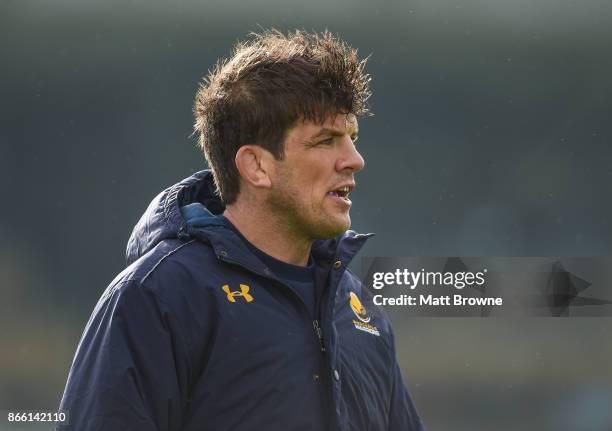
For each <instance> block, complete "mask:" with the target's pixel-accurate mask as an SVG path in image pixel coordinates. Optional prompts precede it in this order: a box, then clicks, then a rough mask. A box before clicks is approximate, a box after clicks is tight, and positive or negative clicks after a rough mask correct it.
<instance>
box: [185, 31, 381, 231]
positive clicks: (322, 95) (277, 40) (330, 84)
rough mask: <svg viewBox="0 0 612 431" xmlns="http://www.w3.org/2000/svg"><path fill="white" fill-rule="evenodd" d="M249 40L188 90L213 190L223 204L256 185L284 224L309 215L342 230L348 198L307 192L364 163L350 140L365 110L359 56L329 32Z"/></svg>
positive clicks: (344, 178)
mask: <svg viewBox="0 0 612 431" xmlns="http://www.w3.org/2000/svg"><path fill="white" fill-rule="evenodd" d="M252 36H253V37H252V39H251V40H250V41H248V42H246V43H240V44H238V45H237V46H236V47H235V48H234V52H233V56H232V57H231V58H230V59H228V60H224V61H221V62H220V63H219V64H217V66H216V67H215V69H214V70H213V71H212V72H211V73H210V74H209V75H208V76H207V77H206V79H205V80H204V82H203V83H202V85H201V86H200V89H199V91H198V93H197V96H196V102H195V107H194V113H195V117H196V122H195V130H196V132H197V133H198V134H199V144H200V146H201V148H202V150H203V152H204V154H205V157H206V160H207V161H208V164H209V165H210V167H211V169H212V170H213V174H214V178H215V182H216V185H217V189H218V191H219V194H220V196H221V198H222V200H223V201H224V203H225V204H226V205H231V204H233V203H235V202H236V200H237V199H238V198H239V195H240V194H241V193H242V192H245V191H247V190H248V191H254V192H256V193H259V194H258V198H261V199H264V200H265V201H266V202H267V203H268V204H269V205H270V208H271V209H272V210H274V209H278V210H281V209H283V207H284V209H285V210H286V211H287V212H288V215H289V217H288V220H289V219H291V214H292V213H293V212H297V211H300V212H302V218H303V216H304V213H303V212H304V211H306V214H308V212H309V211H310V215H311V217H310V218H309V220H310V221H308V220H302V222H303V224H310V223H311V222H313V221H315V220H316V221H317V222H318V223H319V224H320V225H321V227H322V228H323V229H322V231H325V232H328V233H327V234H326V236H329V235H330V234H331V233H332V232H331V231H334V233H338V232H341V231H343V230H341V229H342V227H343V228H344V230H346V228H348V226H349V225H350V219H349V218H348V208H349V206H350V205H349V204H348V202H347V200H346V199H340V198H339V197H338V196H333V195H327V194H326V193H327V191H332V190H333V189H330V190H326V192H325V193H324V194H323V196H322V197H321V196H318V195H316V196H315V193H320V192H321V190H322V189H323V188H326V187H334V186H342V185H345V184H349V185H350V184H352V183H353V179H352V174H353V173H354V172H356V171H358V170H360V169H361V168H362V167H363V159H362V158H361V156H360V155H359V153H357V151H356V150H355V148H354V146H353V140H352V139H351V138H353V137H355V135H356V132H357V120H356V117H359V116H363V115H365V114H368V112H369V111H368V107H367V105H366V101H367V99H368V97H369V95H370V91H369V80H370V78H369V76H368V75H367V74H365V73H364V71H363V68H364V63H365V60H364V61H361V60H359V58H358V56H357V52H356V50H354V49H352V48H350V47H349V46H347V45H346V44H345V43H344V42H342V41H341V40H339V39H337V38H336V37H334V36H333V35H331V34H330V33H328V32H325V33H322V34H309V33H305V32H301V31H296V32H294V33H290V34H288V35H283V34H282V33H280V32H278V31H267V32H264V33H262V34H253V35H252ZM330 138H331V139H330ZM326 139H327V141H325V140H326ZM322 141H325V143H322ZM324 148H327V149H326V150H324ZM249 161H253V163H250V162H249ZM253 169H255V171H257V170H259V171H260V172H259V173H258V174H257V175H259V174H261V173H262V172H263V176H264V177H265V181H263V182H262V181H261V178H260V177H258V176H257V175H255V176H253V175H254V172H255V171H253ZM315 173H316V175H315ZM306 174H311V175H306ZM308 191H310V195H307V192H308ZM340 193H342V192H340ZM333 199H335V200H333ZM339 199H340V200H339ZM328 201H329V202H328ZM332 202H334V203H332ZM317 206H318V209H317V208H316V207H317ZM326 221H327V223H326ZM296 222H299V220H294V221H293V223H296ZM298 224H299V223H298ZM326 225H328V226H327V228H325V226H326ZM340 225H341V226H340ZM334 226H335V228H333V227H334ZM323 233H324V232H320V233H319V234H323Z"/></svg>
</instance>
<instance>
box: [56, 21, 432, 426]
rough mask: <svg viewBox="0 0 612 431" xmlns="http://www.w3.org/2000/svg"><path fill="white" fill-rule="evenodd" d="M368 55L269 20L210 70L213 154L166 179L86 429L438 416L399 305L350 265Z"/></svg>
mask: <svg viewBox="0 0 612 431" xmlns="http://www.w3.org/2000/svg"><path fill="white" fill-rule="evenodd" d="M363 67H364V62H363V61H360V60H359V59H358V57H357V53H356V51H355V50H353V49H352V48H350V47H348V46H347V45H346V44H345V43H343V42H342V41H340V40H338V39H337V38H335V37H334V36H332V35H331V34H329V33H323V34H308V33H304V32H295V33H292V34H289V35H283V34H281V33H279V32H276V31H271V32H263V33H262V34H258V35H253V38H252V40H251V41H249V42H247V43H244V44H239V45H238V46H237V47H236V49H235V51H234V53H233V57H232V58H231V59H229V60H228V61H224V62H222V63H220V64H219V65H218V66H217V67H216V68H215V70H213V71H212V72H211V73H210V75H209V76H208V78H207V79H206V80H205V81H204V83H203V84H202V85H201V87H200V89H199V91H198V94H197V97H196V103H195V109H194V112H195V116H196V123H195V130H196V132H197V133H198V134H199V138H200V144H201V147H202V149H203V151H204V154H205V157H206V159H207V161H208V164H209V165H210V167H211V169H212V171H202V172H199V173H197V174H195V175H193V176H192V177H190V178H187V179H185V180H183V181H182V182H180V183H178V184H176V185H174V186H172V187H170V188H169V189H167V190H165V191H164V192H162V193H161V194H160V195H159V196H157V197H156V198H155V199H154V200H153V202H152V203H151V204H150V206H149V208H148V209H147V211H146V212H145V214H144V215H143V217H142V218H141V220H140V221H139V222H138V224H137V225H136V227H135V229H134V232H133V233H132V236H131V238H130V240H129V243H128V249H127V261H128V264H129V266H128V267H127V268H126V269H125V270H124V271H123V272H122V273H121V274H119V275H118V276H117V278H116V279H115V280H114V281H113V282H112V283H111V285H110V286H109V288H108V289H107V290H106V291H105V293H104V294H103V295H102V298H101V299H100V301H99V302H98V304H97V305H96V307H95V310H94V312H93V314H92V317H91V318H90V320H89V322H88V324H87V327H86V329H85V332H84V334H83V338H82V340H81V342H80V344H79V347H78V350H77V353H76V357H75V360H74V363H73V364H72V369H71V371H70V375H69V378H68V382H67V385H66V390H65V393H64V397H63V399H62V404H61V409H64V410H68V411H69V416H70V425H69V426H68V427H66V429H74V430H142V431H147V430H164V431H165V430H184V431H192V430H193V431H195V430H198V431H205V430H215V431H224V430H261V429H266V430H317V431H318V430H327V429H333V430H360V431H361V430H363V431H365V430H376V431H379V430H398V431H399V430H408V431H410V430H421V429H422V425H421V422H420V420H419V417H418V415H417V413H416V411H415V408H414V405H413V403H412V401H411V399H410V397H409V395H408V393H407V391H406V389H405V386H404V384H403V382H402V377H401V374H400V370H399V367H398V364H397V361H396V359H395V348H394V342H393V335H392V331H391V327H390V324H389V321H388V319H387V317H386V316H385V315H384V314H383V312H382V311H381V310H380V309H379V308H377V307H376V306H374V305H373V304H372V296H371V294H370V293H369V291H368V290H367V289H365V288H363V287H362V285H361V284H360V282H359V281H358V280H357V278H356V277H355V276H354V275H352V274H351V273H350V272H349V271H348V269H347V266H348V264H349V262H350V261H351V259H352V258H353V256H354V255H355V254H356V253H357V252H358V250H359V249H360V248H361V246H362V245H363V243H364V242H365V240H366V239H367V237H368V235H359V234H356V233H355V232H352V231H347V229H348V228H349V226H350V223H351V221H350V217H349V210H350V207H351V201H350V200H349V193H350V192H351V191H352V190H353V188H354V187H355V181H354V174H355V173H356V172H358V171H360V170H361V169H362V168H363V166H364V161H363V158H362V157H361V155H360V154H359V152H358V151H357V149H356V148H355V141H356V140H357V132H358V123H357V117H358V116H362V115H364V114H366V113H367V112H368V109H367V107H366V99H367V98H368V96H369V94H370V93H369V88H368V82H369V76H368V75H367V74H365V73H364V71H363Z"/></svg>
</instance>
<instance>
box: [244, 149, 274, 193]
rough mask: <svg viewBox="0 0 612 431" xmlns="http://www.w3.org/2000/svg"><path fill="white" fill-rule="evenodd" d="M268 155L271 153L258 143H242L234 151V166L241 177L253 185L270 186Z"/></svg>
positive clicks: (258, 186)
mask: <svg viewBox="0 0 612 431" xmlns="http://www.w3.org/2000/svg"><path fill="white" fill-rule="evenodd" d="M270 157H273V156H272V154H271V153H270V152H269V151H267V150H265V149H264V148H262V147H260V146H259V145H243V146H242V147H240V148H239V149H238V152H237V153H236V158H235V161H236V168H237V169H238V172H239V173H240V176H241V177H242V179H243V180H244V181H246V182H248V183H249V184H251V185H252V186H253V187H257V188H270V187H271V186H272V181H271V180H270V169H271V168H272V166H271V164H270V163H269V161H270V160H269V159H270Z"/></svg>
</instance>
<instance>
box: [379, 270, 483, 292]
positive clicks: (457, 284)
mask: <svg viewBox="0 0 612 431" xmlns="http://www.w3.org/2000/svg"><path fill="white" fill-rule="evenodd" d="M486 274H487V269H486V268H484V269H483V270H482V271H478V272H472V271H425V269H423V268H422V269H421V270H420V271H409V270H408V269H406V268H404V269H396V270H395V271H393V272H375V273H374V274H373V277H372V287H373V288H374V289H377V290H378V289H382V288H383V287H386V286H406V287H409V288H410V289H416V288H417V287H419V286H452V287H454V288H456V289H463V288H464V287H481V286H483V285H484V284H485V276H486Z"/></svg>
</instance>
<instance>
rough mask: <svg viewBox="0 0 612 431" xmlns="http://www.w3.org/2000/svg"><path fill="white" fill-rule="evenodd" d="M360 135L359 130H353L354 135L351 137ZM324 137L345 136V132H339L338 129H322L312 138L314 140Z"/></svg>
mask: <svg viewBox="0 0 612 431" xmlns="http://www.w3.org/2000/svg"><path fill="white" fill-rule="evenodd" d="M358 133H359V129H358V128H355V129H354V130H353V133H351V135H356V134H358ZM323 135H331V136H343V135H344V132H342V131H340V130H338V129H329V128H327V127H324V128H322V129H321V130H319V133H317V134H316V135H314V136H312V137H311V139H314V138H319V137H321V136H323Z"/></svg>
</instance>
